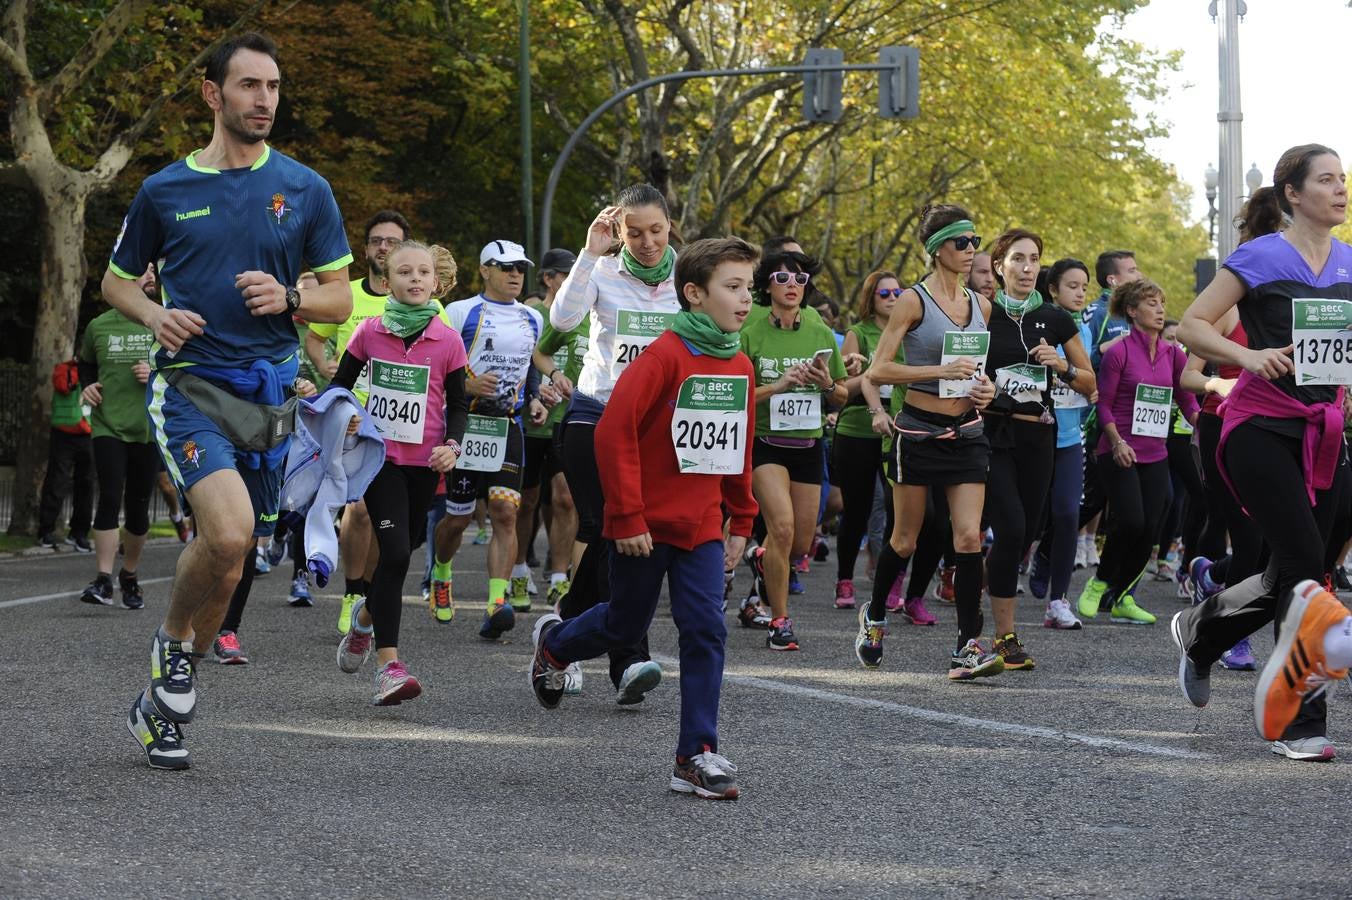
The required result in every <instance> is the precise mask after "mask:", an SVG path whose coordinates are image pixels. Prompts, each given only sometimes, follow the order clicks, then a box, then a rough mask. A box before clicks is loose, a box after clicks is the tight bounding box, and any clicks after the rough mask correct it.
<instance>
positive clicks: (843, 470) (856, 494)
mask: <svg viewBox="0 0 1352 900" xmlns="http://www.w3.org/2000/svg"><path fill="white" fill-rule="evenodd" d="M831 473H832V475H833V476H834V481H835V484H836V486H837V487H839V488H840V501H841V504H842V505H843V507H844V508H843V509H842V510H841V513H840V532H839V534H838V535H837V536H836V578H837V579H838V580H840V581H846V580H849V579H853V578H854V564H855V561H856V560H857V559H858V558H859V545H860V543H862V542H863V540H864V535H865V534H867V533H868V519H869V514H870V513H871V512H872V511H873V489H874V486H875V485H877V484H878V482H879V481H882V485H883V496H884V497H885V498H886V502H885V503H884V504H883V505H884V507H886V509H887V530H886V531H885V532H884V534H887V535H891V534H892V521H893V518H894V515H895V513H894V511H893V503H892V489H891V488H890V487H889V486H888V484H887V479H886V478H885V477H884V476H883V441H882V438H859V437H850V436H849V435H847V434H839V433H837V434H836V437H835V440H834V441H833V442H832V445H831Z"/></svg>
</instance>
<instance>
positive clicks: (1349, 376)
mask: <svg viewBox="0 0 1352 900" xmlns="http://www.w3.org/2000/svg"><path fill="white" fill-rule="evenodd" d="M1291 342H1292V343H1293V344H1294V345H1295V362H1296V384H1297V385H1305V384H1352V301H1348V300H1292V301H1291Z"/></svg>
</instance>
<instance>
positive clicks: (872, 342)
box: [836, 319, 906, 438]
mask: <svg viewBox="0 0 1352 900" xmlns="http://www.w3.org/2000/svg"><path fill="white" fill-rule="evenodd" d="M850 331H852V332H854V336H855V339H856V340H857V341H859V352H860V353H862V354H864V356H866V357H868V361H869V362H870V363H872V362H873V353H874V351H875V350H877V349H878V341H879V340H881V339H882V336H883V330H882V327H881V326H879V325H878V323H877V322H876V321H874V320H873V319H869V320H867V321H865V322H858V323H856V324H854V325H851V326H850ZM847 333H848V332H847ZM893 359H894V361H895V362H905V361H906V357H905V354H904V353H903V352H902V350H901V348H900V347H898V348H897V355H896V356H895V357H893ZM889 387H890V388H892V390H890V391H889V390H887V388H889ZM882 393H883V394H884V396H883V406H885V407H886V406H888V405H889V404H890V402H891V398H892V397H895V396H896V395H897V394H898V393H900V394H902V395H903V396H905V394H906V388H905V386H904V385H884V386H883V387H882ZM836 433H837V434H843V435H846V436H848V437H856V438H871V437H878V433H877V432H876V431H874V430H873V417H872V416H870V415H869V413H868V403H867V401H865V400H864V395H863V394H862V393H861V394H859V396H857V397H854V398H853V399H851V400H850V402H849V403H847V404H846V405H845V408H844V409H842V410H841V411H840V415H839V416H837V417H836Z"/></svg>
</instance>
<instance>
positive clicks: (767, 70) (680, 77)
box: [539, 48, 914, 253]
mask: <svg viewBox="0 0 1352 900" xmlns="http://www.w3.org/2000/svg"><path fill="white" fill-rule="evenodd" d="M889 49H890V48H889ZM886 58H887V56H886V54H884V59H886ZM897 71H898V63H896V62H890V61H889V62H876V63H855V64H852V65H845V64H843V63H841V64H834V63H832V64H826V65H801V66H765V67H758V68H754V69H699V70H694V71H688V72H671V73H669V74H667V75H658V76H656V77H655V78H649V79H647V80H646V81H640V82H639V83H638V84H635V85H632V86H630V87H627V88H625V89H624V90H622V91H620V92H619V93H618V94H615V95H614V96H613V97H611V98H610V99H609V100H607V101H606V102H604V103H602V104H601V105H600V106H598V107H596V109H594V110H592V111H591V115H589V116H587V118H585V119H583V120H582V124H581V125H579V126H577V128H575V129H573V133H572V134H571V135H569V136H568V140H567V141H566V142H565V143H564V145H563V149H562V150H560V151H559V158H558V159H556V160H555V161H554V167H553V168H552V169H550V170H549V180H548V181H547V182H546V183H545V193H544V197H543V199H542V202H541V210H540V244H539V252H540V253H544V252H545V251H546V250H548V249H549V247H550V243H551V242H550V234H549V231H550V224H551V219H552V217H553V212H554V194H555V191H557V189H558V186H559V179H560V178H561V177H562V176H563V169H564V166H566V165H567V164H568V159H569V157H571V156H572V155H573V151H574V150H575V149H577V145H578V142H579V141H581V140H582V136H583V135H585V134H586V133H587V129H589V128H591V126H592V125H594V124H596V120H597V119H599V118H601V117H602V116H604V115H605V114H606V113H607V112H609V111H610V110H611V109H612V108H614V107H615V105H616V104H618V103H620V102H621V101H623V100H625V99H627V98H629V97H632V96H633V95H634V94H637V93H638V92H639V91H646V90H647V89H648V88H650V87H653V86H655V85H659V84H665V83H667V82H670V81H689V80H690V79H692V78H741V77H744V76H747V75H791V74H795V73H799V74H802V75H804V76H810V75H821V74H825V73H837V72H889V73H895V72H897ZM912 71H914V68H913V67H912ZM884 77H885V78H886V77H890V76H884ZM905 94H906V92H905V91H901V92H899V94H898V95H897V97H898V99H899V98H900V97H901V96H904V95H905ZM911 95H912V96H914V88H912V90H911ZM807 102H808V103H812V102H815V101H814V100H813V99H812V98H807ZM819 112H820V113H822V115H823V116H824V115H825V111H824V110H819ZM895 112H896V113H897V114H898V115H905V114H906V113H907V112H908V110H903V109H901V108H898V109H896V110H895ZM910 112H912V114H913V111H910Z"/></svg>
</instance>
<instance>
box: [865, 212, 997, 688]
mask: <svg viewBox="0 0 1352 900" xmlns="http://www.w3.org/2000/svg"><path fill="white" fill-rule="evenodd" d="M919 232H920V241H921V243H922V244H924V246H925V252H926V253H927V254H928V255H929V258H930V264H931V267H932V269H931V271H930V273H929V274H928V275H926V276H925V278H924V280H922V281H920V282H917V283H916V284H915V286H914V287H911V288H909V289H907V290H906V291H903V292H902V295H901V297H900V298H899V299H898V300H897V301H896V304H895V305H894V306H893V307H892V314H891V316H889V317H888V320H887V327H886V328H885V329H884V330H883V333H882V337H881V338H879V340H878V347H877V349H876V350H875V351H874V354H873V364H872V365H871V366H870V367H869V370H868V376H867V378H866V379H865V381H864V383H863V385H862V387H861V390H862V391H863V392H864V396H865V397H866V398H868V403H869V407H870V408H869V411H870V412H871V413H872V414H873V417H874V428H875V430H878V431H880V432H890V431H893V430H895V431H896V433H897V438H896V444H895V449H896V454H897V458H896V468H897V469H898V470H899V471H900V473H901V481H900V483H899V484H898V485H897V486H896V487H895V488H894V489H893V491H892V499H893V504H894V505H895V508H896V523H895V525H894V526H893V529H892V534H891V535H890V538H889V540H888V542H887V543H886V544H885V545H883V549H882V553H881V554H880V555H879V557H878V565H877V570H876V572H875V574H874V577H873V597H872V601H871V602H870V603H869V604H868V605H867V606H865V607H863V608H861V609H860V610H859V632H858V634H857V636H856V637H855V644H854V649H855V656H857V657H858V659H859V661H860V663H862V664H863V665H864V666H866V667H868V668H876V667H877V666H879V665H881V664H882V658H883V636H884V634H885V633H886V628H887V595H888V592H889V591H890V589H891V586H892V584H893V583H894V582H895V581H896V580H897V578H898V577H899V576H900V575H901V574H902V573H904V572H905V571H906V568H907V566H908V565H909V563H910V559H911V556H912V555H913V554H914V553H915V549H916V538H917V537H918V536H919V534H920V529H921V525H922V524H923V522H924V518H925V495H926V492H927V491H929V490H930V488H936V489H938V490H942V491H943V492H944V493H945V495H946V496H947V499H948V508H949V516H950V518H951V520H952V523H953V546H954V550H955V551H956V552H955V553H954V554H953V560H952V562H953V564H954V565H955V566H956V573H955V575H954V592H955V595H956V600H957V607H958V641H957V646H956V647H955V648H954V651H953V654H952V656H951V657H950V658H949V663H948V665H949V672H948V677H949V678H950V679H951V680H953V681H966V680H969V679H972V678H980V677H985V676H990V675H995V674H998V673H999V672H1000V671H1002V670H1003V669H1004V662H1003V661H1002V660H1001V659H1000V657H999V656H997V655H995V654H993V653H988V652H987V651H986V649H985V648H984V647H982V646H981V643H980V637H981V629H982V619H981V582H982V575H983V573H982V563H981V508H982V505H983V503H984V502H985V494H986V468H987V464H988V456H989V447H988V445H987V443H986V437H985V434H984V431H983V428H982V423H981V415H980V413H979V412H978V410H980V409H982V408H984V407H985V406H986V405H987V404H988V403H990V401H991V400H992V399H993V398H994V396H995V390H994V387H993V386H992V385H991V383H990V380H989V379H988V378H987V377H986V375H985V372H984V369H983V366H982V364H981V359H980V357H981V355H982V354H981V352H980V347H981V345H982V344H984V343H985V341H986V340H987V337H986V321H987V319H988V317H989V316H990V314H991V307H990V303H989V302H988V301H987V300H986V299H985V298H984V297H981V296H979V295H978V294H976V293H975V292H973V291H971V290H968V289H966V288H965V287H964V286H963V280H964V279H965V278H966V277H967V276H968V273H969V272H970V271H971V267H972V256H973V255H974V254H975V253H976V248H977V245H978V244H979V243H980V238H978V237H977V236H976V234H975V226H973V225H972V221H971V215H970V214H969V213H968V212H967V210H965V209H963V208H962V207H960V206H952V205H944V206H933V207H929V208H928V209H926V210H925V211H924V213H923V214H922V216H921V222H920V229H919ZM945 345H947V346H948V347H949V348H950V350H953V351H954V352H950V353H945V352H944V350H945ZM903 349H904V351H905V362H895V359H896V357H897V353H898V351H900V350H903ZM887 384H891V385H898V384H904V385H906V386H907V390H906V400H905V403H904V404H903V406H902V408H901V412H900V413H899V414H898V415H897V417H896V420H895V422H894V421H893V420H892V419H890V418H889V417H888V416H887V414H886V412H885V411H884V410H883V408H882V406H881V405H880V398H879V397H878V388H879V387H880V386H882V385H887Z"/></svg>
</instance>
